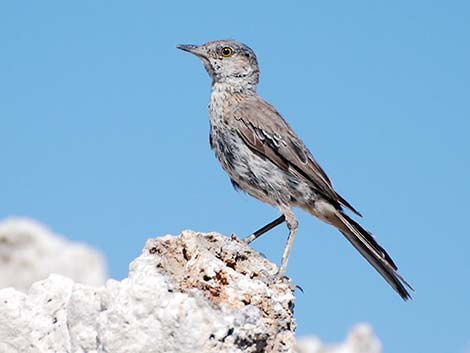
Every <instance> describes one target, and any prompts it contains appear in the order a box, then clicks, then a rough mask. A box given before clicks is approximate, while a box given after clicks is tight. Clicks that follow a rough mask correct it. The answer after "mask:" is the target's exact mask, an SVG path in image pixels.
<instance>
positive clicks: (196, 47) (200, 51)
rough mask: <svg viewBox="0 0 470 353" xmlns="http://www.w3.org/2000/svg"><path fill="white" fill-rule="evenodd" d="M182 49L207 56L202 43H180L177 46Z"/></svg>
mask: <svg viewBox="0 0 470 353" xmlns="http://www.w3.org/2000/svg"><path fill="white" fill-rule="evenodd" d="M176 47H177V48H178V49H180V50H184V51H187V52H188V53H191V54H194V55H196V56H200V57H205V51H204V50H203V49H202V47H201V46H200V45H194V44H180V45H177V46H176Z"/></svg>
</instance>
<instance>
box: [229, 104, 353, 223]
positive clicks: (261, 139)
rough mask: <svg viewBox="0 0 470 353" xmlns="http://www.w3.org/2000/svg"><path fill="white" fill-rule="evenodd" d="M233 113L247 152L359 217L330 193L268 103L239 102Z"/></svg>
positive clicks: (314, 164) (328, 183) (310, 159)
mask: <svg viewBox="0 0 470 353" xmlns="http://www.w3.org/2000/svg"><path fill="white" fill-rule="evenodd" d="M233 113H234V114H233V116H234V117H235V124H236V127H237V129H238V132H239V134H240V136H241V137H242V139H243V141H244V142H245V143H246V144H247V145H248V146H249V147H250V148H252V149H253V150H254V151H255V152H257V153H259V154H261V155H263V156H265V157H266V158H268V159H269V160H270V161H271V162H273V163H274V164H276V165H277V166H278V167H279V168H281V169H282V170H285V171H290V172H294V173H296V174H298V175H299V176H301V177H303V178H305V179H307V180H309V181H310V182H311V183H312V186H313V187H314V188H315V190H317V191H318V192H319V193H320V194H322V195H323V196H324V197H325V198H327V199H328V200H330V201H332V202H333V203H334V204H336V205H337V206H339V205H343V206H345V207H347V208H348V209H350V210H351V211H352V212H354V213H355V214H357V215H359V216H360V213H359V212H358V211H356V210H355V209H354V207H352V206H351V205H350V204H349V203H348V202H347V201H346V200H345V199H344V198H342V197H341V196H340V195H339V194H338V193H337V192H336V191H335V190H334V189H333V186H332V185H331V181H330V179H329V178H328V176H327V175H326V173H325V172H324V171H323V169H322V168H321V167H320V165H319V164H318V163H317V161H315V159H314V158H313V156H312V154H311V153H310V151H309V150H308V149H307V147H305V145H304V144H303V143H302V141H301V140H300V139H299V138H298V137H297V136H296V135H295V133H294V132H293V130H292V129H291V128H290V126H289V125H288V124H287V122H286V121H285V120H284V119H283V118H282V117H281V115H280V114H279V113H278V112H277V111H276V110H275V109H274V108H273V107H272V106H271V105H270V104H269V103H267V102H265V101H264V100H262V99H261V98H259V97H250V98H247V99H244V100H242V101H241V102H240V103H239V104H238V105H237V107H236V108H235V109H234V112H233Z"/></svg>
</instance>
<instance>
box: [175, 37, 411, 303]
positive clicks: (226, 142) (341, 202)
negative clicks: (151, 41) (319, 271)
mask: <svg viewBox="0 0 470 353" xmlns="http://www.w3.org/2000/svg"><path fill="white" fill-rule="evenodd" d="M177 48H178V49H180V50H183V51H186V52H189V53H191V54H193V55H195V56H196V57H198V58H199V59H200V60H201V61H202V64H203V65H204V68H205V69H206V71H207V73H208V74H209V76H210V78H211V79H212V89H211V96H210V103H209V120H210V133H209V142H210V146H211V148H212V149H213V151H214V153H215V156H216V158H217V159H218V161H219V162H220V164H221V165H222V168H223V169H224V170H225V172H226V173H227V174H228V175H229V177H230V180H231V182H232V184H233V186H234V188H235V189H236V190H241V191H244V192H246V193H248V194H249V195H251V196H253V197H254V198H256V199H258V200H260V201H262V202H264V203H267V204H269V205H271V206H274V207H276V208H277V209H278V210H279V212H280V213H281V216H280V217H279V218H277V219H275V220H274V221H272V222H271V223H269V224H267V225H266V226H264V227H262V228H260V229H259V230H258V231H256V232H254V233H253V234H251V235H250V236H248V237H247V238H246V242H247V243H251V242H252V241H253V240H254V239H256V238H258V237H259V236H260V235H262V234H264V233H266V232H267V231H269V230H270V229H272V228H274V227H276V226H277V225H279V224H281V223H283V222H286V224H287V228H288V231H289V234H288V238H287V242H286V246H285V248H284V251H283V255H282V259H281V264H280V267H279V271H278V276H279V277H280V278H284V276H285V272H286V268H287V263H288V260H289V256H290V253H291V250H292V246H293V243H294V239H295V236H296V233H297V229H298V221H297V218H296V216H295V214H294V212H293V208H294V207H295V208H300V209H303V210H304V211H306V212H307V213H309V214H311V215H313V216H314V217H316V218H318V219H320V220H321V221H323V222H325V223H327V224H330V225H332V226H333V227H335V228H337V229H338V230H339V231H340V232H341V233H342V234H343V235H344V237H345V238H346V239H347V240H348V241H349V242H350V243H351V244H352V245H353V246H354V247H355V248H356V249H357V250H358V251H359V253H360V254H361V255H362V256H363V257H364V258H365V259H366V260H367V261H368V262H369V263H370V264H371V265H372V266H373V267H374V268H375V270H377V272H378V273H379V274H380V275H381V276H382V277H383V278H384V279H385V280H386V281H387V282H388V284H389V285H390V286H391V287H392V288H393V289H394V290H395V291H396V292H397V293H398V294H399V295H400V296H401V298H402V299H403V300H405V301H406V300H408V299H410V298H411V296H410V293H409V291H408V290H407V288H408V289H410V290H413V291H414V289H413V288H412V287H411V285H409V284H408V283H407V282H406V280H405V279H404V278H403V277H402V276H401V275H400V274H399V273H398V270H397V266H396V265H395V263H394V262H393V260H392V258H391V257H390V256H389V255H388V253H387V252H386V251H385V249H384V248H383V247H382V246H380V245H379V243H378V242H377V241H376V240H375V238H374V237H373V235H372V234H371V233H370V232H369V231H367V230H366V229H364V228H363V227H362V226H361V225H360V224H359V223H358V222H356V221H355V220H354V219H353V218H352V217H350V216H349V215H348V214H347V213H346V211H345V209H347V210H349V211H350V212H352V213H353V214H355V215H356V216H359V217H362V215H361V214H360V213H359V212H358V211H357V210H356V209H355V208H354V207H353V206H352V205H351V204H350V203H349V202H348V201H346V200H345V199H344V198H343V197H342V196H341V195H340V194H339V193H338V192H336V191H335V189H334V188H333V185H332V183H331V181H330V179H329V177H328V176H327V174H326V173H325V171H324V170H323V169H322V168H321V167H320V165H319V164H318V162H317V161H316V160H315V159H314V157H313V156H312V154H311V152H310V151H309V150H308V148H307V147H306V146H305V144H304V143H303V142H302V141H301V140H300V138H299V137H297V135H296V134H295V132H294V131H293V129H292V128H291V127H290V125H289V124H288V123H287V122H286V120H284V118H283V117H282V116H281V114H280V113H278V111H277V110H276V109H275V108H274V107H273V106H272V105H271V104H269V103H268V102H267V101H265V100H264V99H263V98H261V97H260V96H258V94H257V86H258V82H259V75H260V74H259V66H258V60H257V57H256V55H255V53H254V51H253V50H252V49H251V48H250V47H248V46H247V45H246V44H243V43H241V42H238V41H235V40H215V41H210V42H207V43H205V44H202V45H193V44H181V45H177Z"/></svg>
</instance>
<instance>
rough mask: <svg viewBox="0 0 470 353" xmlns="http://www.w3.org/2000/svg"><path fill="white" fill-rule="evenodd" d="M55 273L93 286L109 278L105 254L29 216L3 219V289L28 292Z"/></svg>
mask: <svg viewBox="0 0 470 353" xmlns="http://www.w3.org/2000/svg"><path fill="white" fill-rule="evenodd" d="M51 273H59V274H62V275H64V276H67V277H69V278H71V279H73V280H74V281H76V282H80V283H85V284H89V285H102V284H103V283H104V282H105V280H106V266H105V261H104V257H103V256H102V255H101V254H100V253H99V252H98V251H96V250H95V249H92V248H91V247H89V246H87V245H85V244H81V243H75V242H71V241H69V240H66V239H65V238H64V237H62V236H60V235H57V234H54V233H53V232H51V231H50V230H49V229H47V228H46V227H45V226H43V225H42V224H40V223H38V222H36V221H33V220H31V219H28V218H9V219H6V220H4V221H2V222H0V288H4V287H14V288H16V289H19V290H22V291H27V290H28V289H29V287H30V286H31V284H32V283H34V282H36V281H39V280H41V279H45V278H47V277H48V276H49V274H51ZM0 353H3V352H2V351H1V350H0Z"/></svg>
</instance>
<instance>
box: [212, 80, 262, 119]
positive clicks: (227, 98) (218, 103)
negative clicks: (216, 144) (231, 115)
mask: <svg viewBox="0 0 470 353" xmlns="http://www.w3.org/2000/svg"><path fill="white" fill-rule="evenodd" d="M254 95H256V85H253V86H252V85H247V83H246V82H245V83H240V82H233V81H226V80H225V81H214V82H212V92H211V98H210V103H209V115H210V121H211V124H217V122H219V121H221V120H223V116H224V113H225V112H227V111H229V110H231V109H234V108H235V106H236V105H237V104H238V103H239V102H241V101H242V100H244V99H245V98H247V97H250V96H254Z"/></svg>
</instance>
